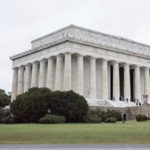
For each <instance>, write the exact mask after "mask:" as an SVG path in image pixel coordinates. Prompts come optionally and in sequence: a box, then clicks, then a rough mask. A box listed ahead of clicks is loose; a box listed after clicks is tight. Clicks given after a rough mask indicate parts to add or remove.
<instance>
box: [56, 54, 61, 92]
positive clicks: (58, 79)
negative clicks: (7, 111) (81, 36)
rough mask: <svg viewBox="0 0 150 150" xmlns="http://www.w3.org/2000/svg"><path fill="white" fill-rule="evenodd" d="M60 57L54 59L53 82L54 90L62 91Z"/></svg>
mask: <svg viewBox="0 0 150 150" xmlns="http://www.w3.org/2000/svg"><path fill="white" fill-rule="evenodd" d="M62 63H63V57H62V55H58V56H57V58H56V79H55V80H56V81H55V90H60V91H61V90H62Z"/></svg>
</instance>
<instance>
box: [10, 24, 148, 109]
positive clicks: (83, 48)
mask: <svg viewBox="0 0 150 150" xmlns="http://www.w3.org/2000/svg"><path fill="white" fill-rule="evenodd" d="M31 44H32V48H31V49H30V50H27V51H24V52H21V53H19V54H17V55H13V56H11V57H10V59H11V60H12V70H13V81H12V97H11V100H12V101H13V100H14V99H15V98H16V96H17V95H18V94H21V93H23V92H25V91H27V90H28V89H29V88H31V87H48V88H50V89H51V90H53V91H54V90H61V91H67V90H73V91H75V92H77V93H79V94H81V95H83V96H84V97H85V98H86V100H87V102H88V104H89V105H91V106H92V105H93V106H94V105H99V106H102V105H106V106H114V107H117V106H119V107H124V106H136V103H137V102H138V103H141V104H143V102H144V99H143V95H150V46H149V45H145V44H142V43H139V42H135V41H133V40H129V39H127V38H122V37H118V36H113V35H109V34H104V33H101V32H98V31H93V30H89V29H86V28H82V27H78V26H75V25H70V26H67V27H65V28H62V29H60V30H57V31H55V32H52V33H50V34H47V35H45V36H43V37H40V38H37V39H35V40H33V41H32V42H31ZM148 103H150V99H148Z"/></svg>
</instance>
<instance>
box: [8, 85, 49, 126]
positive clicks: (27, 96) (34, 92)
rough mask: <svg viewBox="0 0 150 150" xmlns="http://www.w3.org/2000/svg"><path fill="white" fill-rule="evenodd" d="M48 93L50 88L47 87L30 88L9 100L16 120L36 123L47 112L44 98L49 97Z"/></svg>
mask: <svg viewBox="0 0 150 150" xmlns="http://www.w3.org/2000/svg"><path fill="white" fill-rule="evenodd" d="M50 94H51V90H49V89H48V88H38V87H34V88H31V89H29V90H28V91H27V92H25V93H23V94H20V95H18V96H17V97H16V100H14V101H13V102H11V104H10V111H11V113H12V114H13V115H14V116H15V117H16V119H17V120H18V122H23V123H30V122H33V123H37V122H39V119H40V118H41V117H44V116H45V114H46V113H47V110H48V107H47V103H46V100H47V99H49V97H50Z"/></svg>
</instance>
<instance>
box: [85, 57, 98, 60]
mask: <svg viewBox="0 0 150 150" xmlns="http://www.w3.org/2000/svg"><path fill="white" fill-rule="evenodd" d="M87 58H88V59H90V60H91V59H94V60H95V59H96V57H94V56H87Z"/></svg>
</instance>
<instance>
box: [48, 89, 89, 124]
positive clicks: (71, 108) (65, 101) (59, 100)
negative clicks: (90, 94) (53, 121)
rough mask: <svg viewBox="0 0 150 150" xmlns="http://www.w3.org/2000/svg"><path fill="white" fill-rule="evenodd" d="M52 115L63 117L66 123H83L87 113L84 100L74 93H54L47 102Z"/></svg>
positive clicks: (86, 105)
mask: <svg viewBox="0 0 150 150" xmlns="http://www.w3.org/2000/svg"><path fill="white" fill-rule="evenodd" d="M47 104H48V107H49V108H50V111H51V113H52V114H54V115H59V116H64V117H65V118H66V122H83V119H84V117H85V116H86V115H87V112H88V104H87V101H86V100H85V98H84V97H83V96H81V95H79V94H77V93H75V92H74V91H72V90H71V91H54V92H52V93H51V97H50V99H48V101H47Z"/></svg>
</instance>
